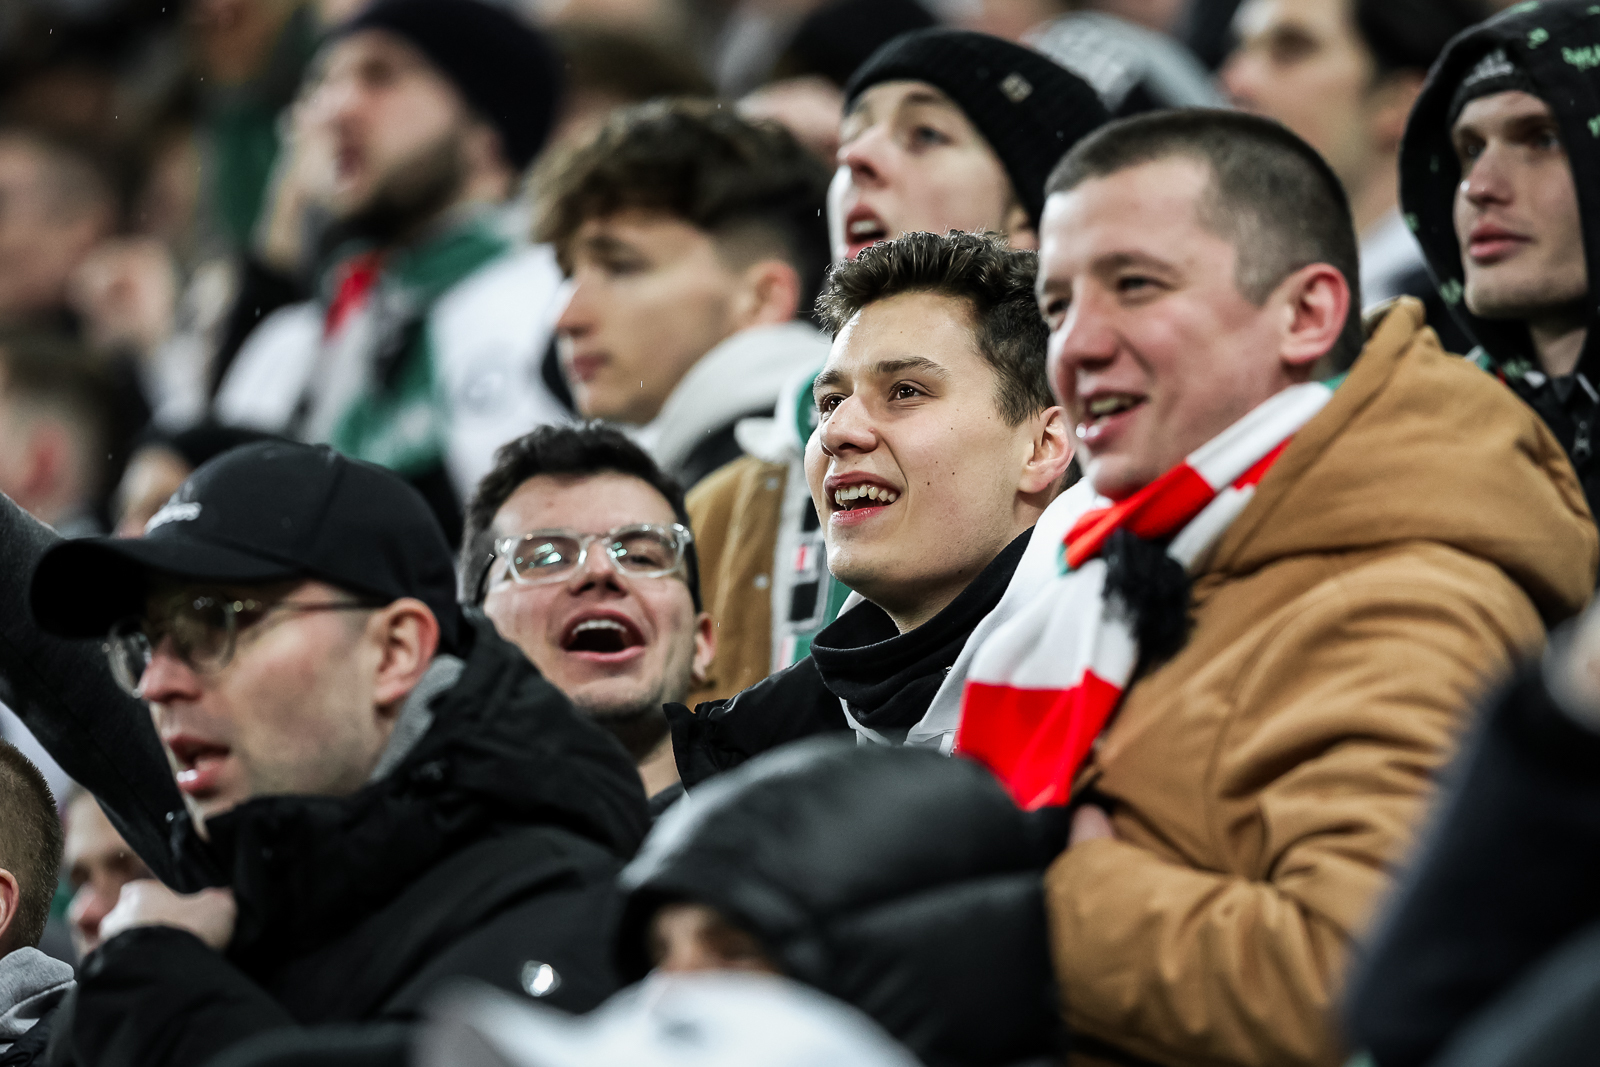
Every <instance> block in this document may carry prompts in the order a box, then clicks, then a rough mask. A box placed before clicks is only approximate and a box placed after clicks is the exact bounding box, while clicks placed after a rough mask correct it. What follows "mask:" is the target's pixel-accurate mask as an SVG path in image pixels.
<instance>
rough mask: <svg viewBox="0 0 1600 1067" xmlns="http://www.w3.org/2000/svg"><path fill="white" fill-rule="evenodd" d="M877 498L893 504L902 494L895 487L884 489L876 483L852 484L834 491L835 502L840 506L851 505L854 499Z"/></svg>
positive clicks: (880, 501) (884, 502) (879, 500)
mask: <svg viewBox="0 0 1600 1067" xmlns="http://www.w3.org/2000/svg"><path fill="white" fill-rule="evenodd" d="M863 497H865V498H866V499H868V500H876V501H877V502H878V503H880V504H893V503H894V502H895V501H896V500H899V499H900V494H899V493H897V492H895V491H894V490H893V489H884V488H882V487H880V486H876V485H851V486H846V487H845V488H843V489H835V490H834V491H833V502H834V503H835V504H837V505H838V506H839V507H841V508H842V507H847V506H849V504H850V502H851V501H852V500H860V499H861V498H863Z"/></svg>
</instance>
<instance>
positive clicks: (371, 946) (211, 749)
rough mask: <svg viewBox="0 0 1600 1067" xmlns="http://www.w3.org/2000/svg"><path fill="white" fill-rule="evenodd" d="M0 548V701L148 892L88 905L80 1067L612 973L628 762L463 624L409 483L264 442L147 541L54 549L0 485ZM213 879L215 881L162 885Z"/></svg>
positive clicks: (213, 470)
mask: <svg viewBox="0 0 1600 1067" xmlns="http://www.w3.org/2000/svg"><path fill="white" fill-rule="evenodd" d="M0 544H3V545H4V546H5V549H4V551H5V556H4V558H3V560H0V616H3V620H4V621H3V622H0V690H3V694H0V695H4V696H5V698H6V700H7V702H8V703H10V704H11V705H12V706H13V707H14V708H16V709H17V710H18V711H19V713H20V714H21V715H22V717H23V719H24V721H25V722H26V723H27V724H28V725H29V727H30V728H31V729H33V731H34V732H35V734H37V735H38V736H39V737H40V739H41V741H43V743H44V744H45V746H46V747H47V748H48V749H49V750H50V751H51V753H52V755H54V756H55V757H56V758H57V760H59V761H60V762H61V764H62V765H63V767H65V768H66V769H67V771H68V773H70V774H72V775H73V777H74V778H76V779H77V780H78V781H80V782H82V783H83V784H84V785H85V786H87V787H88V788H89V789H90V790H91V791H92V792H94V793H95V794H96V796H97V797H98V798H99V800H100V801H101V804H102V806H103V807H105V809H106V810H107V813H108V814H109V815H110V817H111V819H112V821H113V822H114V823H116V824H117V826H118V828H119V830H121V831H122V833H123V835H124V837H125V838H126V839H127V840H128V841H129V843H130V844H131V845H132V846H133V847H134V849H135V850H136V851H138V852H139V853H140V855H141V856H142V858H144V859H145V861H146V862H147V863H148V864H149V866H150V868H151V869H152V870H153V871H155V873H156V874H157V876H158V877H160V878H161V879H162V881H163V882H165V883H166V885H165V886H164V885H161V884H159V883H156V882H142V883H134V884H133V885H130V887H128V889H127V890H126V891H125V892H124V894H123V896H122V899H121V901H120V903H119V905H118V907H117V908H116V909H115V910H114V911H113V912H112V913H111V914H110V915H108V916H107V918H106V920H105V922H104V923H103V924H102V933H103V934H105V935H106V936H107V940H106V942H105V944H104V945H103V946H102V947H101V948H100V949H99V950H97V951H96V952H95V953H94V954H93V955H91V956H90V958H89V960H88V961H87V964H86V966H85V968H84V972H83V980H82V983H81V985H80V992H79V998H78V1003H77V1013H76V1020H75V1024H74V1027H73V1042H74V1046H75V1053H76V1055H77V1057H78V1059H79V1060H80V1061H81V1062H86V1063H93V1062H101V1061H102V1057H103V1055H104V1054H105V1053H107V1052H108V1051H109V1050H110V1049H112V1048H113V1047H114V1048H115V1051H116V1056H117V1057H118V1058H119V1059H120V1060H122V1061H123V1062H135V1063H140V1064H171V1065H176V1064H191V1063H193V1064H199V1063H202V1062H204V1061H206V1060H208V1059H209V1058H210V1057H212V1056H214V1055H216V1054H217V1053H219V1052H220V1051H222V1050H223V1049H225V1048H228V1047H230V1046H232V1045H234V1044H236V1043H238V1042H239V1041H241V1040H244V1039H246V1038H251V1037H253V1036H255V1035H257V1034H260V1033H262V1032H264V1031H277V1030H281V1029H284V1028H302V1027H309V1026H314V1025H316V1024H325V1023H351V1022H357V1021H370V1020H385V1019H403V1018H406V1017H409V1016H411V1015H413V1014H414V1013H415V1011H416V1010H417V1007H418V1005H419V1004H420V1003H421V1002H422V1001H423V1000H424V999H426V997H427V996H428V995H429V993H430V992H431V991H432V990H433V989H434V988H435V987H436V985H437V984H438V983H439V982H440V981H441V980H443V979H447V978H452V977H460V976H469V977H474V978H477V979H480V980H483V981H488V982H491V983H494V984H497V985H500V986H502V987H504V988H507V989H511V990H522V991H525V992H529V993H532V994H533V995H536V996H542V995H547V996H549V997H550V999H551V1002H552V1003H556V1004H560V1005H562V1006H564V1007H567V1008H569V1009H573V1010H583V1009H586V1008H588V1007H591V1006H593V1005H594V1004H597V1003H598V1002H599V1001H600V1000H602V999H604V997H605V996H606V995H607V994H608V993H610V992H611V991H612V989H613V988H614V984H615V983H614V979H613V977H612V974H611V969H610V964H609V962H608V960H607V958H606V954H605V943H606V941H605V939H606V936H607V935H606V929H607V923H608V922H609V916H610V914H611V908H612V904H613V899H614V898H613V896H612V892H613V891H612V889H611V884H612V878H613V876H614V875H615V872H616V870H617V867H618V864H619V861H620V860H621V859H622V858H625V857H626V856H628V855H629V854H631V852H632V851H633V849H634V848H635V847H636V846H637V844H638V841H639V840H640V838H641V837H642V835H643V832H644V829H645V827H646V821H647V816H646V813H645V807H644V795H643V790H642V789H641V787H640V784H639V778H638V776H637V774H636V773H635V771H634V769H633V767H632V765H631V763H630V762H629V760H628V758H627V755H626V754H625V753H624V752H623V750H622V749H621V747H620V746H618V745H617V744H616V743H615V742H614V741H613V740H611V739H610V738H609V737H607V736H606V735H605V734H604V733H603V732H602V731H601V730H600V729H599V728H597V727H595V726H594V725H592V724H591V723H589V722H588V721H586V719H585V718H584V717H583V716H581V715H579V714H577V713H576V712H574V711H573V709H572V707H571V705H570V703H569V702H568V701H567V699H566V698H565V697H564V696H562V695H561V694H560V693H559V692H558V691H557V690H555V689H554V688H553V687H552V686H551V685H550V684H549V683H547V682H546V681H545V680H544V679H543V678H541V677H540V676H539V674H538V672H537V671H536V670H535V669H534V668H533V667H532V666H531V664H529V663H528V661H527V660H526V659H525V658H524V657H523V656H522V655H521V653H519V652H518V651H517V650H516V649H515V648H513V647H512V646H510V645H508V644H506V643H505V642H504V641H502V640H500V638H499V637H497V636H496V635H495V633H494V631H493V629H492V628H491V627H490V626H489V625H488V624H487V623H486V622H484V621H483V620H482V619H481V618H477V619H469V618H467V617H465V616H464V615H463V613H462V612H461V610H460V609H459V608H458V607H457V605H456V602H455V596H454V590H455V578H454V572H453V568H452V559H451V555H450V552H449V549H448V547H447V546H446V544H445V540H444V537H443V535H442V534H441V532H440V530H439V528H438V525H437V523H436V522H435V521H434V519H433V516H432V515H431V514H430V513H429V510H428V507H427V504H426V503H425V502H424V500H423V499H422V497H421V496H420V495H419V494H418V493H417V492H416V490H414V489H412V488H411V487H409V486H407V485H406V484H405V483H404V482H403V481H402V480H400V479H399V478H397V477H396V476H395V475H393V474H391V473H389V472H387V471H384V470H382V469H381V468H378V467H376V466H373V465H370V464H366V463H362V462H360V461H356V460H352V459H349V458H347V457H345V456H342V455H340V454H339V453H337V452H334V451H333V450H331V449H328V448H325V447H312V446H307V445H298V444H286V443H280V442H264V443H261V444H256V445H247V446H244V447H242V448H238V449H234V450H232V451H230V452H227V453H224V454H223V455H221V456H219V457H217V458H216V459H214V460H212V461H211V462H209V463H206V464H205V465H203V466H202V467H200V469H198V470H197V471H196V472H195V473H194V474H193V475H192V476H191V477H190V478H189V480H188V481H186V482H185V483H184V485H183V487H182V488H181V489H180V490H179V492H178V493H177V494H176V495H175V496H174V497H173V498H172V500H171V501H170V502H169V503H168V505H167V506H166V507H165V508H163V509H162V510H161V511H160V512H159V513H157V515H156V516H155V518H154V519H152V520H151V523H150V525H149V527H148V533H147V536H146V537H145V538H144V539H142V540H131V541H122V540H113V539H109V538H105V539H94V540H86V541H76V542H64V541H60V540H58V539H56V538H54V537H53V535H51V534H50V533H49V532H48V531H47V530H46V529H45V528H43V527H41V526H38V525H37V524H35V523H33V522H32V521H31V520H29V519H27V518H26V517H25V516H24V515H23V514H22V513H21V511H20V510H19V509H17V508H16V507H15V506H14V505H12V504H11V502H10V501H9V500H5V499H4V498H3V497H0ZM30 574H31V580H29V579H28V578H25V576H26V575H30ZM29 605H31V615H32V617H33V620H34V625H30V624H29V622H28V615H29V614H30V608H29ZM93 637H99V638H101V639H102V641H103V645H101V646H97V645H96V644H93V643H90V642H88V641H83V640H74V639H80V638H93ZM102 647H103V649H104V652H102V651H101V649H102ZM135 698H138V699H135ZM145 705H147V706H148V712H147V711H146V708H145ZM152 718H153V721H154V724H155V731H154V733H152V731H151V730H150V727H149V726H148V725H147V724H148V723H150V722H151V721H152ZM163 760H165V761H170V764H171V767H172V769H173V770H174V771H175V772H176V783H174V779H173V775H172V774H171V773H170V772H169V771H168V769H167V767H166V766H164V765H163ZM167 886H171V887H172V889H168V888H167ZM207 886H226V887H227V888H228V890H231V893H230V892H227V891H220V890H217V889H204V890H203V891H201V892H198V893H196V894H195V895H192V896H180V895H179V894H178V893H175V892H174V891H173V890H174V889H176V890H201V889H202V887H207ZM398 1040H399V1039H398V1038H397V1039H396V1041H397V1042H398ZM397 1047H398V1045H397Z"/></svg>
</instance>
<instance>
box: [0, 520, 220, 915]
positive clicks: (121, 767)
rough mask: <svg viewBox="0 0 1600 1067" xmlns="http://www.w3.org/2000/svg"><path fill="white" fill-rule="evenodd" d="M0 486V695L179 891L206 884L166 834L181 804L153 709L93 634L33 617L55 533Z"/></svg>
mask: <svg viewBox="0 0 1600 1067" xmlns="http://www.w3.org/2000/svg"><path fill="white" fill-rule="evenodd" d="M59 540H60V538H59V537H57V535H56V534H55V532H54V531H52V530H51V529H50V528H49V527H48V526H45V525H44V524H43V523H40V522H39V521H37V520H36V519H34V518H33V517H32V516H30V515H28V514H27V512H25V511H23V510H22V509H21V508H20V507H18V506H17V505H16V504H15V503H13V502H12V501H11V500H10V498H8V497H6V496H5V495H4V494H0V700H3V701H4V702H5V703H6V704H7V705H8V706H10V708H11V709H12V710H13V711H15V712H16V713H17V715H18V716H19V717H21V719H22V721H23V723H24V724H26V725H27V727H28V729H29V730H32V731H33V733H34V736H35V737H37V738H38V739H39V742H40V744H42V745H44V747H45V749H46V750H47V751H48V752H49V753H50V755H51V756H52V757H54V758H55V760H56V762H57V763H59V764H61V767H62V769H63V770H65V771H66V772H67V773H68V774H70V775H71V776H72V777H73V779H74V780H75V781H77V782H78V783H79V784H80V785H82V786H83V787H84V788H85V789H88V790H89V791H90V792H91V793H93V794H94V795H95V796H96V797H97V798H98V799H99V801H100V805H101V807H103V808H104V809H105V811H106V814H107V816H109V817H110V819H111V822H112V825H114V826H115V827H116V828H117V831H118V832H119V833H120V834H122V836H123V838H124V839H125V840H126V841H127V842H128V844H129V845H130V846H132V848H133V850H134V851H135V852H137V853H138V854H139V857H140V858H141V859H143V860H144V861H145V863H146V864H147V865H148V866H149V867H150V870H151V871H153V872H154V873H155V875H156V876H157V877H158V878H160V879H161V880H162V881H164V882H166V883H167V884H168V885H170V886H172V887H173V888H174V889H179V890H192V889H198V888H200V886H201V885H202V884H203V882H202V880H201V879H199V878H198V877H197V875H196V873H195V872H194V871H192V870H189V869H186V868H184V867H183V866H181V865H180V864H179V863H178V862H177V861H176V859H175V858H174V856H173V853H172V849H171V847H170V845H169V843H168V841H169V835H168V830H167V825H168V819H167V814H168V812H177V811H182V810H183V800H182V797H181V796H180V794H179V793H178V788H177V785H176V784H175V783H174V781H173V778H172V771H171V769H170V768H169V767H168V764H167V759H166V755H165V753H164V752H163V751H162V749H161V742H160V740H159V739H158V738H157V737H156V732H155V728H154V726H153V725H152V724H151V721H150V713H149V711H148V710H147V709H146V708H145V706H144V705H143V704H142V703H141V702H140V701H138V700H135V699H134V698H133V697H131V696H129V695H128V694H127V693H125V692H123V691H122V689H121V688H120V687H119V686H118V685H117V683H116V681H115V680H114V679H113V678H112V677H111V670H110V667H109V666H108V665H107V663H106V658H105V656H104V654H102V652H101V650H100V645H99V642H97V641H71V640H66V639H63V638H59V637H52V636H51V635H49V634H47V633H44V632H43V631H41V630H40V629H39V628H38V627H37V626H35V625H34V622H33V613H32V611H31V610H30V609H29V606H28V587H29V585H30V582H31V579H32V577H33V569H34V565H35V564H36V563H37V562H38V560H39V557H40V556H42V555H44V553H45V551H46V550H48V549H49V548H50V546H51V545H53V544H55V543H56V542H57V541H59Z"/></svg>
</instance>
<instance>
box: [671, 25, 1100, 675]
mask: <svg viewBox="0 0 1600 1067" xmlns="http://www.w3.org/2000/svg"><path fill="white" fill-rule="evenodd" d="M1105 120H1106V112H1105V109H1104V108H1103V107H1102V106H1101V104H1100V99H1099V97H1098V96H1096V95H1095V92H1094V90H1093V89H1091V88H1090V87H1089V85H1088V84H1087V83H1085V82H1084V81H1083V80H1082V79H1080V78H1079V77H1077V76H1076V75H1074V74H1071V73H1069V72H1068V71H1066V70H1063V69H1062V68H1061V67H1058V66H1057V65H1056V64H1054V63H1052V62H1051V61H1050V60H1049V59H1047V58H1045V57H1044V56H1041V55H1039V54H1038V53H1037V52H1034V51H1033V50H1031V49H1028V48H1023V47H1021V46H1019V45H1015V44H1012V43H1011V42H1009V41H1002V40H1000V39H998V38H995V37H989V36H987V35H985V34H981V33H968V32H963V31H957V30H924V31H916V32H912V33H907V34H902V35H901V36H899V37H897V38H895V39H894V40H891V41H890V42H889V43H887V44H885V45H884V46H883V47H881V48H879V49H878V50H877V51H876V52H874V53H873V55H872V56H871V57H870V58H868V60H867V61H866V62H865V63H863V64H862V65H861V67H860V68H859V69H858V70H857V71H856V72H855V74H854V75H853V76H852V77H851V78H850V81H849V83H848V84H847V85H846V87H845V109H844V114H843V116H842V117H841V119H840V131H839V136H840V147H839V158H838V164H839V165H838V168H837V169H836V171H835V172H834V177H833V183H832V185H831V186H830V187H829V191H828V212H827V215H828V227H829V233H830V241H831V245H832V250H833V258H834V261H835V262H838V263H843V262H846V261H848V260H851V259H854V258H855V257H856V255H858V254H859V253H860V252H861V251H862V249H864V248H867V247H868V246H870V245H872V244H873V243H875V242H877V241H882V240H887V239H892V238H896V237H900V236H903V235H905V234H907V233H914V232H919V231H920V232H927V233H938V234H943V233H947V232H949V231H951V230H964V231H972V232H986V233H997V234H1002V235H1004V236H1005V240H1006V243H1007V244H1009V245H1010V246H1011V247H1013V248H1035V247H1037V240H1038V236H1037V229H1038V224H1039V212H1040V210H1041V209H1042V208H1043V206H1044V180H1045V178H1046V176H1047V175H1048V174H1049V173H1050V168H1051V167H1052V166H1053V165H1054V164H1055V162H1056V160H1057V159H1059V158H1060V157H1061V153H1062V152H1064V151H1066V150H1067V149H1068V148H1069V147H1071V145H1072V144H1073V143H1074V142H1075V141H1076V140H1077V139H1078V138H1079V137H1081V136H1083V135H1084V134H1085V133H1087V132H1088V131H1090V130H1092V129H1094V128H1095V127H1097V126H1099V125H1100V124H1101V123H1102V122H1104V121H1105ZM817 362H818V364H819V365H820V363H821V359H820V358H819V359H818V361H817ZM816 369H817V368H807V369H805V370H803V371H801V372H800V373H798V374H797V375H796V376H795V378H794V380H793V381H791V383H790V384H789V385H788V386H787V387H786V388H785V390H784V392H783V395H782V397H781V398H780V400H779V403H778V405H777V407H776V409H775V410H774V411H773V412H772V417H771V418H770V419H769V420H763V421H761V422H759V423H758V422H756V421H754V420H752V421H751V422H750V423H747V424H746V430H745V431H744V440H746V441H747V442H748V443H749V447H750V448H751V449H752V453H751V454H750V455H749V456H746V457H745V458H743V459H740V460H738V461H737V462H735V463H732V464H730V465H729V466H728V467H726V468H725V469H723V470H722V471H720V472H718V473H717V474H716V475H715V476H714V477H711V478H708V479H707V480H706V482H705V483H704V484H703V485H702V486H700V487H699V488H697V489H696V490H695V491H694V492H691V493H690V494H689V509H690V512H691V513H692V514H693V515H694V517H695V531H696V534H697V536H698V537H699V538H700V547H701V558H702V560H703V561H704V563H705V590H706V603H707V604H708V605H710V607H711V613H712V615H713V616H715V617H716V619H717V623H718V625H719V626H720V627H721V628H722V642H721V646H720V647H721V652H720V653H719V655H718V657H717V659H716V661H715V662H713V664H712V677H711V681H710V683H709V684H708V685H707V686H706V687H704V688H703V689H702V690H700V691H699V692H697V693H696V698H697V699H702V700H710V699H715V698H719V697H728V696H731V695H733V694H734V693H737V692H739V691H740V690H741V689H745V688H748V687H749V686H751V685H754V684H755V683H756V682H758V681H760V680H761V679H763V678H765V677H766V676H767V675H769V674H771V673H772V672H773V671H777V670H782V669H783V668H785V667H788V666H790V665H792V664H794V663H796V662H798V661H799V660H801V659H803V658H804V657H805V655H806V653H807V651H808V650H809V649H810V645H811V640H812V638H813V637H814V636H815V635H816V633H817V632H818V631H819V630H821V629H822V627H824V626H826V625H827V624H828V623H830V622H832V621H833V620H834V618H835V617H836V616H837V615H838V612H839V609H840V607H841V606H842V605H843V603H844V600H845V597H846V596H847V595H848V594H849V592H850V591H849V589H848V588H847V587H845V586H843V585H841V584H840V583H838V582H837V581H834V580H833V579H832V578H831V577H830V575H829V573H828V568H827V566H826V564H825V563H824V561H823V555H824V546H823V534H822V530H821V526H820V524H819V522H818V515H817V513H816V511H815V509H814V508H813V507H812V503H811V493H810V490H809V488H808V486H807V484H806V477H805V463H804V454H805V447H806V441H807V439H808V438H809V437H810V436H811V432H812V430H813V429H814V428H815V426H816V406H815V404H813V403H812V398H811V379H812V377H813V376H814V375H815V373H816Z"/></svg>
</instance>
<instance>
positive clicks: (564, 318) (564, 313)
mask: <svg viewBox="0 0 1600 1067" xmlns="http://www.w3.org/2000/svg"><path fill="white" fill-rule="evenodd" d="M567 285H568V291H567V302H566V303H565V304H564V305H562V308H561V315H560V317H558V318H557V319H556V332H557V333H558V334H561V335H562V336H563V337H582V336H583V335H584V334H586V333H588V332H589V331H590V330H592V329H594V324H595V314H594V313H595V302H594V286H593V285H591V284H589V283H588V282H587V281H585V280H583V279H578V278H574V279H573V280H572V281H570V282H568V283H567Z"/></svg>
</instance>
